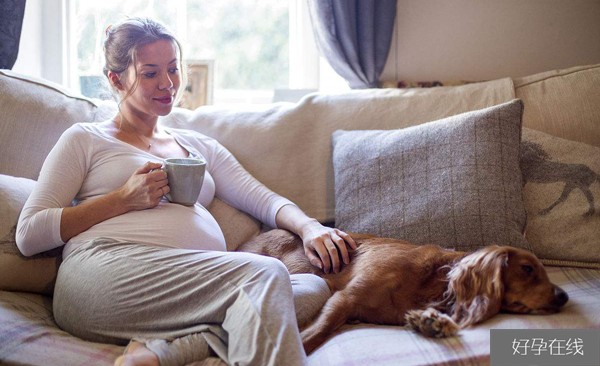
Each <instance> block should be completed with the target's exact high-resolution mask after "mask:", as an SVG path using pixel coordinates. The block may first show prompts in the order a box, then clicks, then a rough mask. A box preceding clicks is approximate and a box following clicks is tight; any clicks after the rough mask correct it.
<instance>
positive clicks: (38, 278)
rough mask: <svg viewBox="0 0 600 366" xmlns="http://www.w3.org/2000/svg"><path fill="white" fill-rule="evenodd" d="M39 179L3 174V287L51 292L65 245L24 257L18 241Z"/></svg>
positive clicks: (0, 273)
mask: <svg viewBox="0 0 600 366" xmlns="http://www.w3.org/2000/svg"><path fill="white" fill-rule="evenodd" d="M34 186H35V181H33V180H31V179H27V178H16V177H11V176H8V175H1V174H0V290H7V291H26V292H34V293H40V294H44V295H51V294H52V292H53V290H54V281H55V280H56V273H57V271H58V266H59V265H60V262H61V258H62V256H61V254H62V248H59V249H56V250H51V251H49V252H45V253H41V254H38V255H34V256H32V257H24V256H23V255H22V254H21V252H19V249H18V248H17V245H16V243H15V232H16V228H17V220H18V218H19V214H20V213H21V210H22V209H23V205H25V201H27V197H29V195H30V194H31V191H32V190H33V187H34Z"/></svg>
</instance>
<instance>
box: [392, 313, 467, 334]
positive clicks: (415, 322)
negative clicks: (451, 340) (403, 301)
mask: <svg viewBox="0 0 600 366" xmlns="http://www.w3.org/2000/svg"><path fill="white" fill-rule="evenodd" d="M404 320H405V322H406V326H407V327H408V328H409V329H412V330H414V331H415V332H418V333H421V334H423V335H424V336H427V337H432V338H445V337H452V336H454V335H456V333H458V331H459V330H460V327H459V326H458V325H457V324H456V323H455V322H454V320H452V318H450V317H449V316H448V315H446V314H444V313H442V312H440V311H438V310H436V309H434V308H428V309H425V310H411V311H409V312H408V313H406V315H405V316H404Z"/></svg>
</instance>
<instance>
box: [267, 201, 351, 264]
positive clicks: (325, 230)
mask: <svg viewBox="0 0 600 366" xmlns="http://www.w3.org/2000/svg"><path fill="white" fill-rule="evenodd" d="M275 220H276V222H277V227H279V228H282V229H287V230H289V231H291V232H293V233H296V234H297V235H298V236H299V237H300V238H302V242H303V245H304V253H305V254H306V256H307V257H308V259H309V260H310V263H312V265H313V266H316V267H319V268H321V269H323V272H325V273H329V272H330V270H332V271H333V272H334V273H338V272H339V271H340V268H341V264H340V260H339V255H338V253H339V254H341V257H342V260H343V261H344V263H345V264H348V263H350V256H349V255H348V248H347V246H349V247H350V248H352V249H356V243H355V242H354V240H352V238H351V237H350V235H348V234H346V233H345V232H343V231H341V230H338V229H333V228H329V227H326V226H323V225H321V224H320V223H319V222H318V221H317V220H315V219H312V218H310V217H308V216H307V215H306V214H305V213H304V212H302V210H300V208H298V206H296V205H285V206H283V207H282V208H281V209H280V210H279V212H278V213H277V216H276V218H275Z"/></svg>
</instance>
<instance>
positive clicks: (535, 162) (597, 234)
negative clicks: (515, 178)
mask: <svg viewBox="0 0 600 366" xmlns="http://www.w3.org/2000/svg"><path fill="white" fill-rule="evenodd" d="M521 171H522V173H523V198H524V201H525V208H526V211H527V227H526V234H525V235H526V238H527V239H528V241H529V242H530V243H531V246H532V248H533V249H534V252H535V254H536V255H537V256H538V257H540V258H542V261H543V262H544V263H545V264H550V265H569V266H583V267H594V268H600V148H597V147H594V146H590V145H587V144H584V143H580V142H575V141H569V140H565V139H560V138H557V137H554V136H551V135H548V134H545V133H542V132H538V131H535V130H531V129H528V128H524V129H523V135H522V142H521Z"/></svg>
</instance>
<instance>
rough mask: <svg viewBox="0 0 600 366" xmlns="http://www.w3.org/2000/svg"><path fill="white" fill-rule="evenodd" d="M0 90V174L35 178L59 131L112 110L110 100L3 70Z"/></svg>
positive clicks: (102, 115)
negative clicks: (84, 94)
mask: <svg viewBox="0 0 600 366" xmlns="http://www.w3.org/2000/svg"><path fill="white" fill-rule="evenodd" d="M0 90H1V91H2V93H1V94H0V111H2V113H1V114H0V139H1V140H0V174H7V175H12V176H17V177H25V178H30V179H37V177H38V175H39V172H40V169H41V168H42V164H43V163H44V160H45V159H46V156H47V155H48V153H49V152H50V150H51V149H52V147H53V146H54V144H55V143H56V141H58V138H59V137H60V135H61V134H62V133H63V131H65V130H66V129H67V128H68V127H69V126H71V125H72V124H73V123H76V122H93V121H103V120H106V119H108V118H110V116H111V115H113V114H114V113H115V111H116V104H115V103H114V102H102V101H99V100H91V99H88V98H85V97H83V96H78V95H76V94H74V93H73V92H71V91H69V90H67V89H65V88H64V87H62V86H60V85H58V84H54V83H51V82H49V81H46V80H41V79H36V78H33V77H28V76H24V75H21V74H17V73H14V72H11V71H7V70H0Z"/></svg>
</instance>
